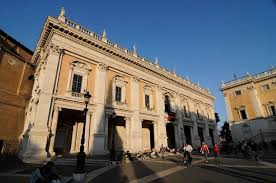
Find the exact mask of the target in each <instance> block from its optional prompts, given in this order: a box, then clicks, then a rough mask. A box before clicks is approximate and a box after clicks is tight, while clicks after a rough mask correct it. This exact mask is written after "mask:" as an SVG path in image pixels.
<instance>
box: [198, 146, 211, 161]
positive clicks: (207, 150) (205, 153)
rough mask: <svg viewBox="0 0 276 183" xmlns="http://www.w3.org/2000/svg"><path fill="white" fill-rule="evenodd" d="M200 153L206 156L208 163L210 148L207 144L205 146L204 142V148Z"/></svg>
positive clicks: (202, 147)
mask: <svg viewBox="0 0 276 183" xmlns="http://www.w3.org/2000/svg"><path fill="white" fill-rule="evenodd" d="M200 152H201V153H202V154H203V155H204V157H205V162H208V159H207V158H208V154H209V153H210V152H209V147H208V145H207V144H205V143H204V142H202V146H201V148H200Z"/></svg>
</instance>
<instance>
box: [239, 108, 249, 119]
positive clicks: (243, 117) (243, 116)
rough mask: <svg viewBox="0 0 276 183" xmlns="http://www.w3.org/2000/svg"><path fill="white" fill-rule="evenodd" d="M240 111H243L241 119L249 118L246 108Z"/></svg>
mask: <svg viewBox="0 0 276 183" xmlns="http://www.w3.org/2000/svg"><path fill="white" fill-rule="evenodd" d="M240 113H241V119H247V114H246V111H245V110H244V109H242V110H240Z"/></svg>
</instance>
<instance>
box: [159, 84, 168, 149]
mask: <svg viewBox="0 0 276 183" xmlns="http://www.w3.org/2000/svg"><path fill="white" fill-rule="evenodd" d="M156 101H157V106H156V107H157V113H158V115H159V123H158V125H159V126H158V128H159V134H158V136H159V139H160V140H159V147H158V148H159V149H160V147H161V145H162V144H163V146H164V147H166V146H168V142H167V131H166V123H165V120H164V96H163V94H162V88H161V87H160V86H157V87H156Z"/></svg>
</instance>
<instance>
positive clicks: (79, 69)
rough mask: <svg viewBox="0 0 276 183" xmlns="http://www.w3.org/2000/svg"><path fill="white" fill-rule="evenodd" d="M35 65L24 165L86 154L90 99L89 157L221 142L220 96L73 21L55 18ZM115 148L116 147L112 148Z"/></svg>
mask: <svg viewBox="0 0 276 183" xmlns="http://www.w3.org/2000/svg"><path fill="white" fill-rule="evenodd" d="M32 62H33V63H34V64H35V65H36V71H35V74H34V88H33V91H32V98H31V100H30V103H29V106H28V108H27V110H26V118H25V127H24V131H23V134H22V139H23V143H22V147H21V151H20V154H19V156H20V158H21V159H23V160H24V161H26V162H27V161H29V160H34V159H37V160H43V159H45V158H47V157H49V156H54V155H64V154H74V153H77V152H78V151H79V146H80V140H81V135H82V127H83V119H84V112H83V110H84V107H85V103H84V98H83V94H84V92H85V91H89V92H90V93H91V95H92V97H91V99H90V102H89V104H88V113H87V115H86V117H85V118H86V125H85V152H86V154H88V155H97V154H108V153H109V151H110V149H111V148H115V150H116V151H122V150H124V151H126V150H129V151H130V152H138V151H141V152H143V151H150V150H152V149H159V148H160V147H161V145H162V144H163V145H164V146H168V147H170V148H178V147H181V146H182V145H183V143H190V144H192V145H193V146H194V147H195V148H196V147H198V146H200V143H201V142H203V141H204V142H206V143H208V144H209V145H212V143H215V142H216V140H217V130H216V122H215V115H214V99H215V98H214V96H213V95H211V93H210V92H209V90H207V89H203V88H202V87H200V86H199V85H197V84H194V83H192V82H191V81H190V80H188V79H184V78H182V77H180V76H178V75H177V74H176V73H175V72H170V71H168V70H166V69H164V68H162V67H161V66H160V65H159V64H158V62H151V61H149V60H147V59H145V58H143V57H141V56H139V55H138V54H137V52H136V48H135V47H134V49H133V50H132V51H130V50H128V49H126V48H123V47H121V46H120V45H118V44H115V43H113V42H111V41H109V40H108V39H107V37H106V33H105V31H104V32H103V34H102V36H99V35H97V34H96V33H94V32H91V31H89V30H88V29H86V28H84V27H83V26H81V25H79V24H77V23H74V22H72V21H70V20H69V19H68V18H67V17H65V11H64V9H62V10H61V12H60V14H59V16H58V18H54V17H48V18H47V20H46V22H45V24H44V26H43V30H42V32H41V35H40V38H39V41H38V43H37V47H36V50H35V53H34V55H33V58H32ZM112 146H113V147H112Z"/></svg>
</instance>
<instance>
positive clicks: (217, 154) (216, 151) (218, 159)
mask: <svg viewBox="0 0 276 183" xmlns="http://www.w3.org/2000/svg"><path fill="white" fill-rule="evenodd" d="M219 153H220V149H219V146H218V145H217V144H215V145H214V154H215V159H216V160H217V161H218V163H221V161H220V157H219Z"/></svg>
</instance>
